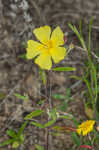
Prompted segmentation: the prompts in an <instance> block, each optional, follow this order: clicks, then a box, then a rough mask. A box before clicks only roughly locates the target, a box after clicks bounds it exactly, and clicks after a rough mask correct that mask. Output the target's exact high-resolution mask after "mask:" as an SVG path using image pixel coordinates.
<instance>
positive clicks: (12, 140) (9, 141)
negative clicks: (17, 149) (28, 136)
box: [0, 139, 14, 147]
mask: <svg viewBox="0 0 99 150" xmlns="http://www.w3.org/2000/svg"><path fill="white" fill-rule="evenodd" d="M13 142H14V139H9V140H7V141H4V142H3V143H0V147H2V146H6V145H9V144H11V143H13Z"/></svg>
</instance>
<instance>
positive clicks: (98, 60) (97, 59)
mask: <svg viewBox="0 0 99 150" xmlns="http://www.w3.org/2000/svg"><path fill="white" fill-rule="evenodd" d="M75 48H77V49H78V50H82V51H84V52H86V53H87V55H88V51H87V50H86V49H84V48H82V47H79V46H75ZM91 54H92V56H93V57H94V58H95V59H96V61H97V62H98V63H99V57H98V56H96V54H95V53H94V52H92V51H91Z"/></svg>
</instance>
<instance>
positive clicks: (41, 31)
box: [33, 26, 51, 44]
mask: <svg viewBox="0 0 99 150" xmlns="http://www.w3.org/2000/svg"><path fill="white" fill-rule="evenodd" d="M33 33H34V34H35V36H36V38H37V39H38V40H39V41H40V42H41V43H43V44H46V42H47V41H48V40H49V39H50V34H51V28H50V26H42V27H40V28H36V29H34V31H33Z"/></svg>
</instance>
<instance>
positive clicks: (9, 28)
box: [0, 0, 99, 150]
mask: <svg viewBox="0 0 99 150" xmlns="http://www.w3.org/2000/svg"><path fill="white" fill-rule="evenodd" d="M92 15H93V16H95V20H94V25H93V41H92V49H93V50H94V49H95V50H96V51H98V48H99V47H98V40H99V39H98V38H99V29H97V28H95V26H99V17H98V16H99V1H98V0H93V1H91V0H86V1H84V0H0V142H1V141H3V140H5V139H7V136H6V130H7V129H11V128H14V129H15V130H16V131H17V130H18V128H19V127H20V126H21V124H22V123H23V121H24V116H25V115H26V114H28V113H29V112H31V111H33V110H35V109H36V108H37V107H38V105H37V102H38V100H40V97H42V93H41V91H43V90H41V82H40V79H39V74H38V67H37V66H35V65H34V64H33V63H32V62H31V61H28V60H23V59H19V57H18V56H19V55H20V54H23V53H24V52H25V49H24V48H23V43H24V42H27V40H29V39H33V38H34V36H33V35H32V30H33V29H34V28H35V27H38V26H41V25H44V24H47V25H50V26H51V27H52V28H54V27H55V26H57V25H59V26H61V28H62V30H63V31H64V33H65V34H67V35H68V36H67V40H68V41H67V43H68V44H70V43H71V42H73V43H74V44H76V45H79V42H77V40H76V37H75V35H74V34H73V33H72V31H71V30H70V29H69V27H68V23H69V22H72V23H74V24H76V25H77V24H78V23H79V19H80V18H81V19H82V20H83V22H84V26H83V33H84V35H85V38H86V40H87V33H88V21H89V19H90V17H91V16H92ZM86 59H87V55H86V54H85V53H84V52H82V51H79V50H77V49H76V48H75V49H74V50H73V51H72V52H71V53H70V54H69V56H68V57H67V58H66V59H65V60H64V61H62V62H61V63H60V65H63V66H72V67H76V71H75V72H74V73H53V74H52V77H51V80H52V81H53V82H52V84H53V86H52V90H53V93H62V94H65V91H66V88H70V89H71V92H72V94H71V96H72V97H73V99H74V100H73V101H71V102H70V103H69V106H68V108H67V110H66V111H67V112H68V113H69V112H72V113H73V115H74V116H75V117H77V120H80V119H81V120H86V119H87V116H86V115H85V112H84V106H83V99H82V97H81V91H83V90H85V89H86V88H85V87H84V85H83V84H82V83H80V84H77V86H75V83H76V82H77V81H76V80H73V79H70V78H69V76H70V75H71V74H73V75H77V76H81V75H82V74H83V62H84V60H86ZM15 92H16V93H20V94H22V95H23V94H24V93H25V94H28V95H29V97H30V100H29V101H28V102H25V101H22V100H19V99H18V98H16V97H15V96H14V93H15ZM61 123H62V124H64V125H69V126H74V124H73V122H72V121H67V120H65V121H63V122H61ZM24 133H25V135H26V140H25V142H24V144H22V145H21V146H20V147H19V148H17V150H33V149H34V146H33V145H34V144H35V143H38V144H40V145H44V144H45V137H44V136H45V132H44V131H43V130H40V129H39V130H38V128H36V127H34V126H31V125H28V126H27V128H26V129H25V131H24ZM52 138H53V143H52V146H51V150H52V149H53V150H57V149H59V150H60V149H61V150H69V149H70V148H72V147H75V146H74V144H73V142H72V139H71V134H65V135H64V134H62V135H61V137H52ZM5 149H9V150H11V149H12V148H11V146H10V145H9V146H8V147H5V148H0V150H5Z"/></svg>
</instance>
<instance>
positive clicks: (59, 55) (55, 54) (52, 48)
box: [26, 25, 66, 70]
mask: <svg viewBox="0 0 99 150" xmlns="http://www.w3.org/2000/svg"><path fill="white" fill-rule="evenodd" d="M33 33H34V34H35V36H36V38H37V39H38V40H39V41H40V42H36V41H34V40H29V41H28V44H27V49H26V50H27V54H26V56H27V59H32V58H34V57H36V56H37V57H36V59H35V63H36V64H38V65H39V66H40V67H41V68H42V69H47V70H50V69H51V67H52V59H53V61H54V62H55V63H58V62H59V61H61V60H62V59H64V57H65V55H66V49H65V48H64V47H62V45H63V44H64V38H63V37H64V34H63V32H62V30H61V29H60V27H59V26H57V27H56V28H55V29H54V31H53V32H52V33H51V28H50V26H47V25H46V26H42V27H40V28H36V29H34V31H33Z"/></svg>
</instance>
